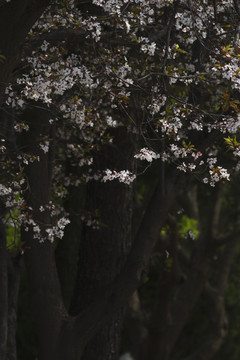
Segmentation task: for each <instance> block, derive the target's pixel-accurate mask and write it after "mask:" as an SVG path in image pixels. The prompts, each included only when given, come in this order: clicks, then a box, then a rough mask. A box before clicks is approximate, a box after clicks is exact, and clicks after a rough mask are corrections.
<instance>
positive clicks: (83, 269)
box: [72, 130, 134, 360]
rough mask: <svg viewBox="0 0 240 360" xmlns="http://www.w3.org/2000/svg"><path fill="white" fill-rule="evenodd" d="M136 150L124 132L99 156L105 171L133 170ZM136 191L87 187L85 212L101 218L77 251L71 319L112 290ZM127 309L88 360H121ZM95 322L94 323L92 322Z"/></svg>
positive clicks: (127, 242)
mask: <svg viewBox="0 0 240 360" xmlns="http://www.w3.org/2000/svg"><path fill="white" fill-rule="evenodd" d="M133 149H134V144H133V142H132V136H130V134H128V133H127V132H126V130H118V135H117V139H116V145H114V146H113V147H111V146H106V147H105V148H104V149H103V151H102V152H101V153H100V154H99V155H98V160H97V162H98V163H99V164H98V166H99V167H100V168H101V169H107V168H112V166H113V164H114V166H115V168H117V169H119V170H123V169H129V168H130V169H132V167H133V164H131V160H130V159H131V158H133ZM132 198H133V188H132V185H126V184H121V183H119V182H118V180H115V181H113V182H107V183H100V182H93V183H91V184H89V186H88V193H87V199H86V205H87V210H88V211H89V212H90V213H91V214H92V215H94V214H96V212H97V213H98V215H99V219H100V228H99V229H93V228H91V226H90V227H87V226H86V225H85V226H84V232H83V239H82V241H81V244H80V250H79V268H78V275H77V284H76V289H75V294H74V298H73V303H72V313H74V314H76V313H77V312H79V310H80V311H81V310H83V309H85V308H86V307H87V305H88V304H89V303H90V302H92V301H93V299H94V298H95V296H96V294H97V293H99V291H101V290H102V289H104V288H105V287H107V286H108V285H110V284H111V283H112V282H113V281H114V278H115V277H116V276H117V275H118V274H119V273H120V271H121V269H122V267H123V265H124V263H125V261H126V257H127V255H128V252H129V249H130V247H131V242H132V240H131V238H132V237H131V232H132V204H133V199H132ZM122 318H123V309H119V311H118V312H117V313H116V314H115V315H114V316H113V317H112V318H111V319H110V320H109V321H108V323H107V324H106V325H105V326H104V327H103V328H102V329H101V330H100V331H99V332H98V333H97V334H96V336H95V337H94V338H93V339H92V340H91V341H90V343H89V344H88V346H87V347H86V349H85V351H84V354H83V359H84V360H117V359H118V357H119V345H120V331H121V325H122ZM93 321H94V319H93Z"/></svg>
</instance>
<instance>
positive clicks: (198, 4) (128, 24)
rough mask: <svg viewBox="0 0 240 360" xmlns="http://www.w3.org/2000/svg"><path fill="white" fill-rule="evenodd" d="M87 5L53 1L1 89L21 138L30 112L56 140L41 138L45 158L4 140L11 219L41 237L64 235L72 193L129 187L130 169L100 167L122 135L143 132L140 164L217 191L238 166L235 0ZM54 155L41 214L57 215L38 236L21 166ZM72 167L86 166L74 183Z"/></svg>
mask: <svg viewBox="0 0 240 360" xmlns="http://www.w3.org/2000/svg"><path fill="white" fill-rule="evenodd" d="M91 9H92V13H91V14H90V13H89V12H88V11H85V10H84V7H81V2H78V1H72V0H65V1H63V2H61V4H59V2H53V3H52V5H50V6H49V7H48V8H47V10H46V11H45V12H44V14H43V15H42V16H41V18H40V19H39V20H38V21H37V23H36V24H35V25H34V26H33V28H32V29H31V31H30V32H29V34H28V37H27V39H26V42H25V46H24V48H23V51H22V59H21V62H20V63H19V66H18V68H17V70H16V73H15V74H14V76H13V80H12V82H11V84H8V86H7V87H6V90H5V105H4V108H5V110H6V112H7V113H8V114H11V116H12V118H13V119H14V120H13V121H14V124H13V129H12V138H14V139H15V140H14V141H16V139H18V138H21V137H22V136H23V137H24V133H25V132H30V134H31V122H33V121H34V119H32V120H26V119H25V117H24V115H22V114H24V112H25V111H26V109H28V108H33V107H41V108H43V109H45V111H46V113H47V114H48V125H47V126H48V134H49V135H46V134H45V135H44V136H41V134H39V137H38V139H37V141H38V152H39V154H36V153H35V154H31V153H29V152H26V151H25V148H24V145H23V146H21V145H16V144H15V145H16V146H15V147H14V150H13V145H12V143H11V141H9V139H8V138H7V135H4V134H3V135H2V136H1V139H0V140H1V146H0V150H1V167H2V174H4V176H2V180H1V184H0V197H1V201H2V202H3V203H4V204H5V207H6V209H7V215H6V222H7V223H8V224H10V225H14V226H16V227H18V226H19V225H23V226H24V228H25V230H26V231H28V229H29V227H31V228H32V229H33V231H34V237H35V238H37V239H39V240H40V241H44V240H45V239H49V240H50V241H53V240H54V238H55V237H59V238H62V236H63V231H64V228H65V226H66V225H67V224H68V223H69V220H68V219H67V214H65V213H64V209H63V208H62V200H61V199H62V198H63V197H65V196H66V195H67V192H68V190H67V189H68V186H70V185H71V186H78V185H80V184H81V183H85V182H88V181H89V180H92V179H95V180H98V181H104V182H105V181H107V180H114V179H118V180H119V181H121V182H123V183H126V184H130V183H131V182H132V181H134V179H135V178H136V176H137V175H138V173H137V172H136V173H135V172H134V171H133V170H132V169H118V168H113V169H98V170H97V171H96V170H95V168H94V154H95V153H96V151H98V150H99V149H100V148H101V146H102V145H103V144H105V143H111V142H113V143H114V135H113V134H114V131H117V128H118V127H125V128H127V130H128V131H129V132H133V133H134V134H138V135H140V137H141V141H140V143H141V144H142V147H141V145H139V146H138V147H139V149H138V151H137V152H136V154H135V158H136V159H139V160H142V161H146V167H147V166H148V165H149V164H148V163H151V162H152V161H162V162H165V163H170V164H174V166H176V167H177V168H178V169H179V171H182V172H185V173H192V174H194V176H196V177H197V178H198V179H199V181H203V182H204V183H206V184H210V186H215V184H216V183H217V182H220V181H226V180H227V181H228V180H230V175H231V172H233V171H239V168H240V162H239V156H240V142H239V141H238V137H237V133H238V130H239V128H240V112H239V104H240V102H239V88H240V72H239V63H240V40H239V17H240V10H239V8H238V5H237V2H236V1H233V0H232V1H221V2H218V1H207V0H204V1H198V0H196V1H181V0H176V1H171V0H152V1H140V0H135V1H133V0H131V1H125V0H111V1H103V0H99V1H97V0H93V1H92V4H91ZM3 55H4V54H3ZM0 61H5V59H4V57H2V58H0ZM53 134H54V135H53ZM53 149H54V154H55V155H54V160H53V168H52V173H53V178H54V182H53V183H52V190H51V191H52V193H53V194H54V199H53V200H52V201H51V202H50V203H43V204H41V206H40V208H39V209H38V210H39V211H40V212H44V211H49V212H50V214H51V218H52V221H51V224H48V225H47V227H46V228H45V232H44V234H43V232H42V230H41V227H40V224H38V222H37V221H35V219H34V217H33V216H32V211H33V209H31V207H29V206H28V205H27V204H26V202H25V201H24V194H25V192H26V189H27V188H28V183H27V176H26V173H25V169H27V167H28V166H29V164H31V163H34V162H38V161H39V160H40V156H41V154H42V155H43V154H46V155H47V154H49V153H52V152H53ZM227 151H229V153H231V154H232V157H231V158H230V156H229V155H228V154H227ZM66 162H68V163H70V164H71V166H73V167H76V168H81V171H80V172H79V176H76V175H72V174H71V173H69V174H68V175H67V176H66V174H65V172H64V171H63V170H64V166H65V164H66ZM83 218H84V217H83ZM86 222H87V223H88V224H89V225H90V224H91V221H89V219H86Z"/></svg>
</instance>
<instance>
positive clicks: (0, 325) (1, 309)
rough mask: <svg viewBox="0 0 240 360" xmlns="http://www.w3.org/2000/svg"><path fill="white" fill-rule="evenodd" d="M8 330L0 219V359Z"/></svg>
mask: <svg viewBox="0 0 240 360" xmlns="http://www.w3.org/2000/svg"><path fill="white" fill-rule="evenodd" d="M7 332H8V271H7V250H6V234H5V226H4V224H3V223H2V220H0V359H3V360H5V359H6V350H7Z"/></svg>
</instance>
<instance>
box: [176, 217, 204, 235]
mask: <svg viewBox="0 0 240 360" xmlns="http://www.w3.org/2000/svg"><path fill="white" fill-rule="evenodd" d="M178 226H179V236H180V238H182V239H183V238H185V237H186V236H187V234H188V233H189V232H190V231H191V232H192V234H193V235H194V238H195V239H197V238H198V236H199V231H198V223H197V220H196V219H191V218H190V217H188V216H187V215H182V217H181V219H180V221H179V223H178Z"/></svg>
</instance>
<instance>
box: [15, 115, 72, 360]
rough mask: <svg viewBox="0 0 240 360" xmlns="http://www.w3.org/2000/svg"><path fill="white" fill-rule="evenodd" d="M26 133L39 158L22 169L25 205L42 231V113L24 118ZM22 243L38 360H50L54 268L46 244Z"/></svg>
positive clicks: (27, 237) (26, 235) (45, 127)
mask: <svg viewBox="0 0 240 360" xmlns="http://www.w3.org/2000/svg"><path fill="white" fill-rule="evenodd" d="M26 117H28V119H29V126H30V132H29V133H27V135H26V137H25V139H24V142H25V145H26V146H27V150H28V152H29V153H30V154H32V155H38V156H40V161H34V162H33V163H30V164H29V165H28V166H27V168H26V174H27V177H28V185H29V189H28V194H27V197H26V202H27V204H28V205H29V206H31V207H32V208H33V209H35V210H34V212H33V218H34V220H35V221H36V222H37V223H38V224H39V225H40V226H41V229H42V230H44V228H45V227H47V225H48V224H49V223H50V218H49V213H48V211H44V212H40V210H39V208H40V206H41V205H45V204H48V203H49V200H50V198H49V196H50V183H51V180H50V178H49V166H48V165H49V164H48V154H44V152H43V151H40V150H39V145H38V139H39V138H40V137H41V135H42V136H44V135H48V134H49V122H48V120H49V117H48V114H47V113H46V111H44V110H39V109H37V110H35V111H32V112H29V113H28V114H26ZM22 240H23V241H24V242H25V244H26V245H25V262H26V269H27V272H28V277H29V284H30V292H31V294H32V300H33V308H34V313H35V318H36V325H37V333H38V341H39V359H40V360H41V359H44V360H48V359H49V360H50V359H51V360H52V359H53V355H54V351H55V346H56V341H57V337H58V334H59V331H60V324H61V321H62V317H63V316H64V314H65V312H64V307H63V304H62V299H61V291H60V285H59V281H58V275H57V270H56V266H55V258H54V248H53V244H51V243H50V242H49V241H46V242H44V243H40V242H39V240H37V239H34V238H33V231H32V229H29V231H28V232H26V231H24V229H23V231H22Z"/></svg>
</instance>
